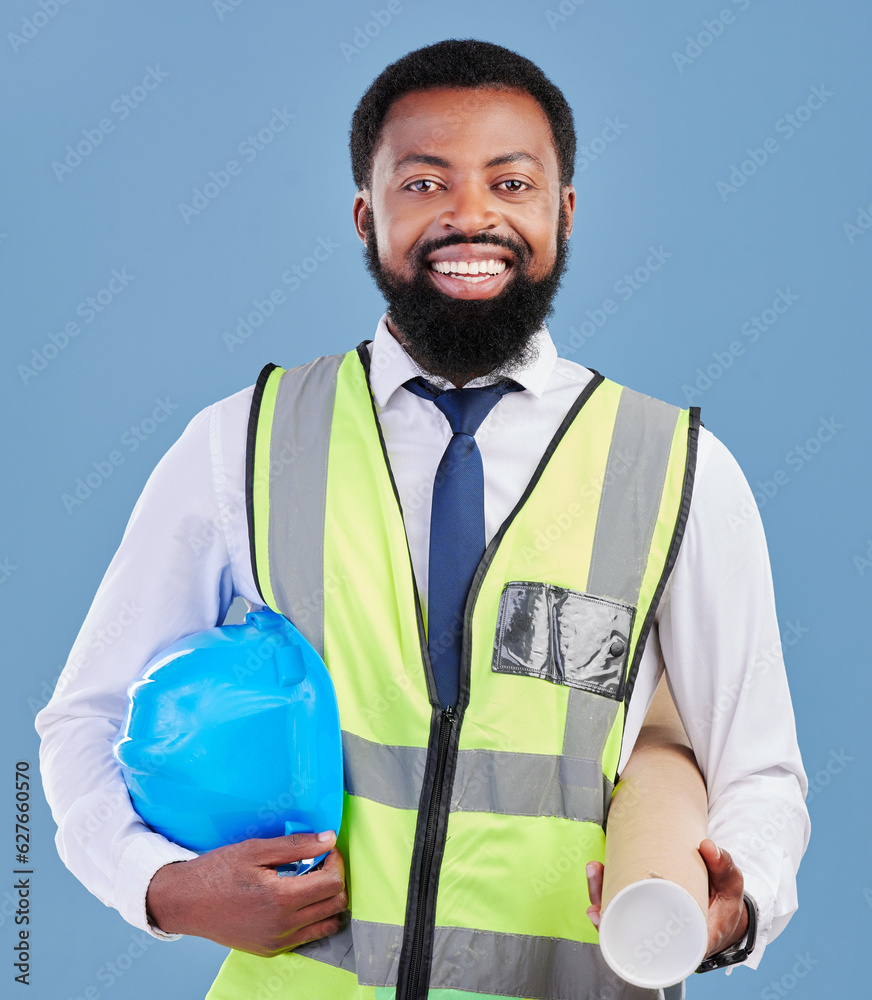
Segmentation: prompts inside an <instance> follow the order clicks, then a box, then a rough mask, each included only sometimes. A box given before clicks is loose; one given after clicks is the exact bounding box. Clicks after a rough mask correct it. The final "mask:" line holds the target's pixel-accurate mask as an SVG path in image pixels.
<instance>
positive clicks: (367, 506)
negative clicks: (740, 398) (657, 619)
mask: <svg viewBox="0 0 872 1000" xmlns="http://www.w3.org/2000/svg"><path fill="white" fill-rule="evenodd" d="M368 365H369V354H368V352H367V350H366V347H365V345H361V346H360V347H359V348H358V349H357V351H352V352H349V353H348V354H346V355H341V356H335V357H327V358H319V359H318V360H316V361H314V362H312V363H311V364H308V365H303V366H302V367H300V368H294V369H289V370H287V371H285V370H283V369H281V368H277V367H275V366H273V365H268V366H267V367H266V368H265V369H264V370H263V372H262V373H261V377H260V379H259V380H258V383H257V386H256V389H255V393H254V398H253V401H252V408H251V418H250V424H249V436H248V457H247V475H246V480H247V494H248V513H249V530H250V540H251V550H252V565H253V567H254V573H255V582H256V584H257V586H258V589H259V591H260V593H261V595H262V597H263V600H264V603H265V604H266V605H268V606H269V607H271V608H273V609H274V610H276V611H278V612H281V613H283V614H285V615H287V617H288V618H290V619H291V621H293V622H294V623H295V624H296V625H297V627H298V628H300V630H301V631H302V632H303V633H304V634H305V635H306V637H307V638H308V639H309V641H310V642H311V643H312V644H313V645H314V646H315V648H316V649H318V650H319V652H321V653H322V655H323V657H324V660H325V662H326V663H327V666H328V668H329V670H330V673H331V675H332V678H333V682H334V685H335V687H336V695H337V699H338V703H339V716H340V722H341V726H342V731H343V732H342V736H343V752H344V756H345V779H346V799H345V812H344V818H343V823H342V829H341V831H340V832H339V839H338V844H337V846H338V848H339V850H340V851H341V852H342V855H343V857H344V859H345V866H346V879H347V887H348V894H349V909H350V911H351V920H350V921H349V922H348V924H347V926H346V927H345V928H344V929H343V930H342V931H341V932H340V933H338V934H335V935H331V936H330V937H328V938H324V939H322V940H320V941H317V942H313V943H312V944H309V945H304V946H302V947H300V948H298V949H297V950H295V951H294V952H291V953H288V954H285V955H280V956H278V957H276V958H273V959H264V958H258V957H255V956H252V955H249V954H245V953H242V952H238V951H233V952H231V954H230V955H229V957H228V958H227V960H226V962H225V963H224V965H223V967H222V969H221V972H220V973H219V975H218V978H217V979H216V981H215V984H214V985H213V987H212V990H211V991H210V993H209V998H210V1000H230V998H232V1000H241V998H245V1000H260V998H270V997H271V998H276V1000H279V998H294V1000H320V998H324V1000H352V998H354V1000H363V998H367V1000H394V998H396V1000H419V998H422V997H428V996H429V997H431V998H438V1000H448V998H456V1000H471V998H472V997H479V998H482V997H485V998H495V997H530V998H536V1000H587V998H594V997H595V998H598V1000H601V998H608V997H613V998H615V1000H617V998H625V997H626V998H640V1000H641V998H654V997H658V996H659V995H660V993H659V991H656V990H655V991H650V990H641V989H637V988H635V987H631V986H628V985H627V984H625V983H623V982H621V981H620V980H618V979H617V978H616V977H615V976H614V974H613V973H612V972H611V971H610V970H609V969H608V967H607V966H606V965H605V962H604V961H603V960H602V958H601V955H600V951H599V946H598V943H597V932H596V930H595V929H594V927H593V925H592V924H591V923H590V920H589V919H588V917H587V915H586V912H585V911H586V909H587V907H588V905H589V899H588V894H587V882H586V877H585V870H584V866H585V862H587V861H590V860H602V857H603V846H604V839H605V838H604V833H603V826H604V822H605V817H606V814H607V811H608V804H609V799H610V796H611V792H612V789H613V783H614V781H615V779H616V774H617V768H618V763H619V760H620V752H621V740H622V735H623V729H624V719H625V715H626V709H627V705H628V704H629V700H630V697H631V696H632V692H633V685H634V681H635V676H636V671H637V669H638V664H639V659H640V657H641V654H642V650H643V648H644V644H645V639H646V637H647V635H648V632H649V630H650V628H651V625H652V623H653V619H654V613H655V610H656V607H657V604H658V601H659V600H660V596H661V594H662V592H663V589H664V587H665V585H666V581H667V579H668V576H669V573H670V572H671V569H672V566H673V564H674V562H675V558H676V556H677V553H678V547H679V545H680V542H681V536H682V533H683V530H684V525H685V521H686V519H687V514H688V508H689V503H690V495H691V490H692V484H693V470H694V464H695V455H696V440H697V435H698V427H699V418H698V411H696V410H690V411H687V410H680V409H678V408H677V407H674V406H670V405H669V404H666V403H662V402H660V401H658V400H654V399H651V398H650V397H648V396H643V395H641V394H640V393H637V392H634V391H632V390H629V389H626V388H622V387H621V386H619V385H617V384H616V383H614V382H611V381H609V380H607V379H604V378H603V377H602V376H600V375H596V376H595V377H594V379H593V380H592V381H591V382H590V383H589V384H588V385H587V386H586V387H585V388H584V390H583V391H582V392H581V394H580V396H579V397H578V399H577V400H576V403H575V404H574V406H573V407H572V409H571V410H570V412H569V413H568V414H567V416H566V418H565V420H564V421H563V424H562V425H561V427H560V429H559V430H558V432H557V433H556V434H555V436H554V439H553V440H552V441H551V443H550V445H549V447H548V449H547V451H546V453H545V455H543V456H542V459H541V461H540V463H539V467H538V468H537V470H536V473H535V474H534V476H533V478H532V479H531V481H530V483H529V484H528V486H527V488H526V489H525V491H524V494H523V496H522V497H521V499H520V501H519V502H518V504H517V506H516V508H515V510H514V511H513V512H512V513H511V515H510V516H509V517H508V518H507V519H506V521H505V522H504V523H503V525H502V526H501V527H500V529H499V531H498V532H497V534H496V536H495V537H494V538H493V539H492V540H491V542H490V544H489V545H488V547H487V550H486V552H485V554H484V556H483V558H482V561H481V563H480V565H479V568H478V570H477V572H476V575H475V578H474V580H473V584H472V587H471V590H470V595H469V599H468V601H467V605H466V612H465V623H464V636H463V654H462V660H461V676H460V695H459V700H458V704H457V705H456V706H454V707H452V709H451V710H450V711H444V710H443V709H442V708H441V707H440V705H439V702H438V699H437V697H436V691H435V685H434V683H433V680H432V675H431V672H430V664H429V659H428V654H427V636H426V628H425V621H424V615H423V613H422V609H421V606H420V602H419V600H418V595H417V590H416V586H415V580H414V574H413V570H412V565H411V560H410V556H409V547H408V542H407V539H406V533H405V528H404V524H403V517H402V512H401V508H400V503H399V499H398V495H397V491H396V488H395V486H394V483H393V479H392V475H391V470H390V463H389V460H388V457H387V454H386V451H385V448H384V443H383V440H382V438H381V433H380V429H379V425H378V419H377V416H376V412H375V407H374V403H373V399H372V394H371V391H370V387H369V381H368ZM264 765H268V762H264ZM300 877H303V878H305V877H306V876H300ZM428 991H429V992H428Z"/></svg>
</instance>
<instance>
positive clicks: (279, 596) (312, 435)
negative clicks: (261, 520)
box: [269, 354, 345, 655]
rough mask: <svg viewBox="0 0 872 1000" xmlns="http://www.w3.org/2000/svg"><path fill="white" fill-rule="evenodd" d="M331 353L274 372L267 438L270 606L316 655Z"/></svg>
mask: <svg viewBox="0 0 872 1000" xmlns="http://www.w3.org/2000/svg"><path fill="white" fill-rule="evenodd" d="M344 357H345V355H343V354H336V355H331V356H329V357H324V358H316V359H315V361H312V362H310V363H309V364H307V365H301V366H300V367H299V368H290V369H288V371H286V372H285V373H284V374H283V375H282V376H281V381H280V382H279V388H278V393H277V396H276V403H275V413H274V415H273V425H272V435H271V438H270V449H269V451H270V473H269V566H270V584H271V585H272V589H273V593H274V594H275V598H276V601H277V602H278V605H279V608H278V610H280V611H282V612H283V613H284V614H286V615H287V616H288V618H290V619H291V621H292V622H293V623H294V624H295V625H296V626H297V628H298V629H299V630H300V631H301V632H302V633H303V635H304V636H305V637H306V638H307V639H308V640H309V642H310V643H311V644H312V645H313V646H314V647H315V649H316V650H317V651H318V653H319V654H321V655H323V653H324V514H325V510H326V505H327V454H328V449H329V446H330V424H331V422H332V419H333V402H334V400H335V398H336V376H337V372H338V371H339V366H340V365H341V364H342V361H343V360H344Z"/></svg>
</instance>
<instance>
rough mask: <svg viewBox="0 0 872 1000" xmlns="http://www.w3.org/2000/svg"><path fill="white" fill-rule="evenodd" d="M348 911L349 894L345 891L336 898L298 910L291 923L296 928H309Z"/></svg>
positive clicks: (323, 900) (332, 897)
mask: <svg viewBox="0 0 872 1000" xmlns="http://www.w3.org/2000/svg"><path fill="white" fill-rule="evenodd" d="M347 909H348V894H347V893H346V892H345V890H344V889H343V890H342V891H341V892H339V893H337V894H336V895H335V896H331V897H329V898H328V899H322V900H320V901H319V902H316V903H312V904H310V905H309V906H303V907H301V908H300V909H298V910H296V911H295V912H294V913H293V915H292V917H291V918H290V920H289V923H290V925H291V926H293V927H296V928H302V927H309V926H310V925H312V924H318V923H320V922H321V921H322V920H327V919H329V918H330V917H335V916H338V915H339V914H340V913H344V912H345V910H347Z"/></svg>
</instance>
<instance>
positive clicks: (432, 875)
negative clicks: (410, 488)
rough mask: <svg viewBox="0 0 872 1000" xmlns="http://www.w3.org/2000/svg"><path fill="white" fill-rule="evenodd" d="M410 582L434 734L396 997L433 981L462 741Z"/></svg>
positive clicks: (363, 352)
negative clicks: (445, 703) (439, 684)
mask: <svg viewBox="0 0 872 1000" xmlns="http://www.w3.org/2000/svg"><path fill="white" fill-rule="evenodd" d="M369 343H370V341H368V340H364V341H362V342H361V343H360V344H358V346H357V355H358V357H359V359H360V363H361V366H362V368H363V371H364V374H365V376H366V383H367V387H368V388H369V397H370V403H371V405H372V415H373V420H374V422H375V426H376V430H377V431H378V437H379V442H380V444H381V449H382V456H383V458H384V461H385V466H386V467H387V470H388V476H389V478H390V482H391V488H392V489H393V491H394V498H395V499H396V502H397V507H398V508H399V511H400V516H401V517H402V514H403V505H402V503H401V502H400V493H399V490H398V489H397V483H396V480H395V479H394V473H393V470H392V468H391V462H390V458H389V457H388V451H387V447H386V445H385V439H384V435H383V434H382V429H381V424H380V423H379V419H378V413H377V411H376V407H375V398H374V397H373V394H372V386H371V385H370V384H369V372H370V356H369V351H368V350H367V344H369ZM408 544H409V543H408V537H407V538H406V548H407V551H408V553H409V565H410V566H412V553H411V549H409V547H408ZM412 586H413V588H414V593H415V617H416V621H417V625H418V643H419V645H420V649H421V660H422V662H423V665H424V674H425V678H426V682H427V693H428V695H429V697H430V704H431V706H432V709H433V711H432V715H431V717H430V736H429V738H428V742H427V762H426V765H425V770H424V779H423V782H422V785H421V797H420V799H419V801H418V818H417V821H416V824H415V842H414V844H413V845H412V858H411V865H410V871H409V886H408V891H407V894H406V915H405V920H404V923H403V940H402V944H401V946H400V958H399V967H398V970H397V988H396V996H397V1000H426V997H427V992H428V989H429V984H430V972H431V967H432V962H433V937H434V931H435V926H436V897H437V895H438V891H439V873H440V871H441V868H442V858H443V856H444V854H445V840H446V834H447V830H448V813H449V806H450V804H451V788H452V786H453V784H454V773H455V771H456V769H457V750H458V744H459V742H460V721H459V719H458V718H457V716H456V715H455V714H454V712H453V711H443V709H442V707H441V704H440V702H439V696H438V694H437V692H436V682H435V680H434V678H433V669H432V666H431V664H430V653H429V650H428V649H427V635H426V632H425V629H424V617H423V613H422V610H421V599H420V595H419V593H418V583H417V580H416V579H415V571H414V567H412Z"/></svg>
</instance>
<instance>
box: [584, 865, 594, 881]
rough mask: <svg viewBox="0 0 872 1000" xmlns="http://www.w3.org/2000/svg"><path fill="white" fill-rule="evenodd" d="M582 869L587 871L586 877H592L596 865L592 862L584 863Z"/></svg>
mask: <svg viewBox="0 0 872 1000" xmlns="http://www.w3.org/2000/svg"><path fill="white" fill-rule="evenodd" d="M584 870H585V871H586V872H587V877H588V878H593V877H594V875H596V865H594V864H589V865H585V868H584Z"/></svg>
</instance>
